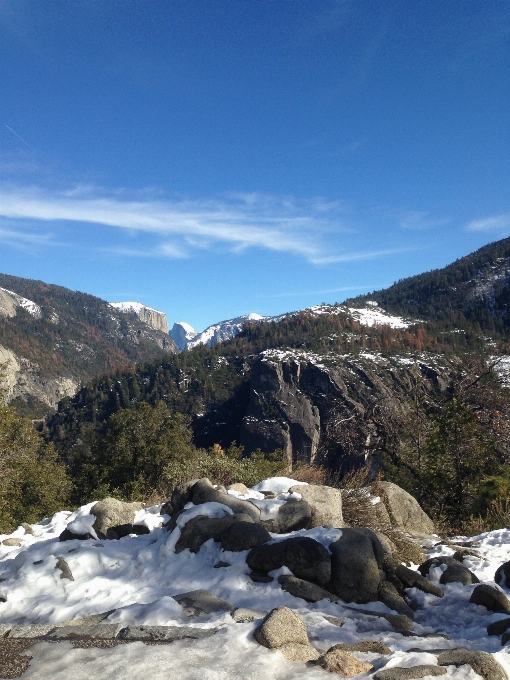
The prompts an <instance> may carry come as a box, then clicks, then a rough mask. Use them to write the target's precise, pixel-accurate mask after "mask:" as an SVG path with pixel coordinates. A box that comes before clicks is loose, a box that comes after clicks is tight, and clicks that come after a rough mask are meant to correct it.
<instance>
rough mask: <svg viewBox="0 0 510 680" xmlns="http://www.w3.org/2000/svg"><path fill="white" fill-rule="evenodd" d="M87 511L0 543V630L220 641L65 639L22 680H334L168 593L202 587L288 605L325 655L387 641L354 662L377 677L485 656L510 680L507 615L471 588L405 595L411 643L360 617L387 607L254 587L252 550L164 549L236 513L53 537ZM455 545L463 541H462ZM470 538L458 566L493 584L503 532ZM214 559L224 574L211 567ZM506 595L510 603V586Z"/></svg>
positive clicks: (265, 486)
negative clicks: (170, 527)
mask: <svg viewBox="0 0 510 680" xmlns="http://www.w3.org/2000/svg"><path fill="white" fill-rule="evenodd" d="M299 483H300V482H298V481H297V480H293V479H291V478H287V477H279V478H278V477H277V478H272V479H269V480H265V481H264V482H261V483H260V484H258V485H256V487H255V488H254V489H251V490H249V491H248V492H246V494H244V496H250V500H252V502H261V501H262V498H261V496H263V494H262V493H261V492H262V491H273V492H274V493H276V494H282V495H283V497H285V495H286V494H288V490H289V488H290V487H292V486H295V485H297V484H299ZM271 500H272V501H273V504H274V505H275V507H277V506H278V505H279V503H276V501H282V496H280V497H277V498H275V499H271ZM92 505H93V504H92V503H90V504H87V505H85V506H82V507H81V508H79V509H78V510H77V511H75V512H74V513H70V512H59V513H56V514H55V515H54V516H53V517H51V518H48V519H45V520H43V521H41V522H39V523H38V524H34V525H33V531H34V534H33V535H31V534H26V535H23V536H22V538H23V542H22V544H21V545H20V546H4V545H2V544H1V541H2V540H3V539H5V538H8V536H5V535H2V536H0V596H1V597H2V598H4V599H5V602H0V624H28V623H40V624H46V623H58V622H63V621H69V620H72V619H76V618H81V617H85V616H88V615H91V614H99V613H102V612H108V611H110V610H114V611H113V612H112V613H111V614H110V615H109V616H108V617H107V618H106V619H105V620H104V623H116V624H123V625H124V624H125V625H130V624H132V625H171V626H192V627H198V628H217V629H218V632H216V633H215V635H213V636H212V637H209V638H207V639H202V640H181V641H176V642H172V643H171V644H168V645H161V646H146V645H143V644H142V643H138V642H135V643H130V644H125V645H120V646H118V647H115V648H112V649H99V648H88V649H78V648H77V649H75V648H73V647H72V645H71V643H68V642H62V643H59V644H49V643H45V642H40V643H37V644H35V645H34V646H32V647H31V648H30V652H29V653H30V656H32V657H33V658H32V659H31V661H30V667H29V668H28V670H27V671H26V673H25V674H24V675H23V678H24V679H25V678H26V679H30V678H37V680H45V679H48V680H49V678H51V679H52V680H89V679H90V678H91V677H94V678H100V679H101V680H103V679H108V680H109V679H111V680H114V679H115V680H116V679H117V678H122V679H123V680H139V679H141V678H146V677H150V678H151V679H152V680H163V679H164V680H167V678H169V677H178V678H179V680H219V679H220V678H221V679H224V680H260V678H265V679H266V678H267V680H291V679H294V678H307V679H308V680H319V679H321V678H322V679H324V680H326V678H327V677H329V676H326V675H325V671H324V670H322V669H321V668H319V667H316V666H315V667H314V666H307V665H306V664H304V663H297V662H295V663H293V662H289V661H287V660H286V659H285V658H284V657H283V655H282V654H281V653H280V652H278V651H269V650H267V649H265V648H264V647H262V646H260V645H259V644H257V642H256V641H255V639H254V637H253V633H254V631H255V629H256V628H257V626H258V625H259V624H260V619H259V620H257V621H251V622H247V623H236V622H235V621H234V619H233V618H232V616H231V615H230V613H229V612H226V611H221V612H214V613H211V614H204V615H201V616H196V617H192V618H190V617H189V616H187V615H186V612H185V611H184V610H183V609H182V607H181V606H180V605H179V604H178V603H177V601H176V600H175V599H174V596H176V595H178V594H182V593H185V592H189V591H192V590H200V589H204V590H207V591H209V592H212V593H213V594H214V595H215V596H217V597H219V598H221V599H225V600H228V601H229V602H231V603H232V604H233V605H234V606H235V607H243V608H248V609H253V610H257V611H258V612H269V611H270V610H272V609H274V608H275V607H280V606H283V607H289V608H290V609H292V610H293V611H294V612H295V613H296V614H298V615H299V617H300V618H301V620H302V621H303V623H304V625H305V627H306V631H307V634H308V638H309V640H310V642H311V643H312V645H313V646H314V647H315V648H316V649H317V650H318V651H319V652H321V653H324V652H326V651H327V650H328V649H330V648H331V647H332V646H333V645H335V644H339V643H349V644H352V643H357V642H362V641H368V640H372V641H379V642H382V643H384V644H386V645H387V646H388V647H389V648H390V650H391V654H388V655H384V656H381V655H379V654H375V653H358V652H355V653H354V654H355V656H357V657H358V656H359V660H361V661H365V662H369V663H370V664H372V665H373V666H374V671H378V670H382V669H383V668H388V669H389V668H391V667H395V666H403V667H412V666H416V665H424V664H432V665H436V664H437V654H436V650H437V649H445V650H446V649H454V648H458V647H463V648H466V649H469V650H473V651H486V652H489V653H492V654H493V655H494V658H495V659H496V660H497V661H498V662H499V663H500V664H501V666H502V667H503V668H504V669H505V670H506V672H507V674H509V677H510V647H509V646H508V645H507V646H506V647H503V648H502V647H501V641H500V637H498V636H488V635H487V630H486V628H487V625H488V624H489V623H492V622H495V621H498V620H500V619H502V618H505V614H497V613H492V612H489V611H487V610H486V609H485V608H484V607H482V606H476V605H474V604H471V603H470V602H469V598H470V595H471V593H472V591H473V589H474V587H475V586H474V585H473V586H462V585H461V584H459V583H447V584H444V585H442V586H441V587H442V589H443V590H444V593H445V594H444V597H443V598H437V597H434V596H433V595H430V594H426V593H424V592H422V591H420V590H417V589H416V588H410V589H407V590H406V596H407V597H408V599H409V601H410V602H411V603H412V604H413V607H415V622H414V635H412V636H408V635H404V634H402V633H399V632H397V631H395V630H394V629H393V628H392V627H391V626H390V624H389V623H388V621H386V620H385V619H384V618H380V617H375V616H370V615H368V614H364V613H363V612H370V611H379V612H381V613H388V612H389V611H390V610H389V609H388V607H386V605H384V604H383V603H382V602H370V603H368V604H366V605H364V604H358V605H356V606H355V609H356V611H354V610H353V609H351V608H350V605H344V604H343V603H342V602H331V601H330V600H327V599H325V600H320V601H319V602H316V603H308V602H306V601H305V600H303V599H301V598H298V597H294V596H292V595H291V594H290V593H289V592H287V591H285V590H283V589H282V588H281V585H280V583H279V582H278V579H277V578H275V580H274V581H272V582H270V583H254V582H253V581H252V580H251V579H250V577H249V572H250V569H249V567H248V566H247V564H246V557H247V551H242V552H229V551H223V550H222V549H221V544H220V542H215V541H214V540H212V539H211V540H209V541H207V542H206V543H204V544H203V545H202V547H201V548H200V550H199V552H198V553H196V554H193V553H191V552H190V551H189V550H184V551H182V552H180V553H179V554H175V552H174V551H173V550H172V549H171V546H172V543H174V542H175V536H178V534H179V533H180V529H181V528H182V527H183V526H184V525H185V523H186V522H187V521H189V520H190V519H191V518H192V517H196V516H197V515H199V514H201V515H207V516H208V517H221V516H223V515H225V514H230V513H231V512H232V511H231V510H230V508H227V507H226V506H224V505H222V504H221V503H206V504H203V505H197V506H194V505H192V504H188V506H187V507H186V509H185V511H184V513H183V514H182V515H181V516H180V517H179V518H178V520H177V528H176V529H174V531H173V532H171V533H168V531H167V530H166V529H164V528H161V527H159V526H158V525H159V523H160V522H162V521H165V519H167V517H166V518H165V516H162V515H161V506H154V507H153V508H144V509H143V510H140V511H139V512H138V513H137V515H136V523H141V524H145V526H147V527H149V528H150V529H151V531H150V533H149V534H144V535H139V536H137V535H134V534H132V535H129V536H125V537H124V538H121V539H120V540H101V541H98V540H95V539H89V540H85V541H79V540H71V541H66V542H64V543H62V542H60V541H59V534H60V533H61V532H62V531H63V530H64V529H65V528H66V527H67V528H70V527H71V526H74V527H77V528H78V529H79V530H80V531H81V530H82V529H83V528H84V525H85V524H86V523H87V518H88V517H90V516H91V515H90V509H91V507H92ZM268 510H270V506H268ZM15 535H16V536H19V535H21V533H20V530H19V529H18V530H16V531H15V532H13V534H11V535H10V536H11V537H13V536H15ZM341 535H342V532H341V530H339V529H331V528H330V529H327V528H323V527H316V528H314V529H308V530H305V529H303V530H300V531H295V532H292V533H291V534H288V535H275V534H273V540H276V541H280V540H284V539H285V538H288V537H289V536H292V537H296V536H303V537H308V538H313V539H315V540H317V541H319V542H320V543H321V544H322V545H323V546H324V547H325V548H329V546H330V545H331V543H332V542H334V541H336V540H338V539H339V538H340V537H341ZM455 540H459V541H463V542H464V541H466V540H467V537H459V539H455ZM470 540H474V541H475V544H474V545H473V550H474V551H476V552H478V553H479V557H477V556H474V555H469V556H467V557H466V558H465V559H464V564H465V565H466V566H467V567H468V568H469V569H470V570H471V571H473V572H474V573H475V574H476V575H477V576H478V578H479V579H480V581H481V582H485V583H488V584H492V585H493V586H494V581H493V579H494V574H495V571H496V569H497V568H498V567H499V566H500V565H501V564H502V563H503V562H506V561H507V560H508V559H509V549H508V546H509V545H510V529H501V530H498V531H492V532H488V533H484V534H480V535H479V536H476V537H474V539H470ZM433 543H434V541H432V540H430V542H429V546H430V547H429V548H428V550H427V552H428V555H427V557H432V556H435V555H445V556H451V555H452V554H453V553H454V550H455V548H454V547H451V545H450V544H448V545H446V544H444V545H443V544H439V543H437V544H436V545H433ZM59 558H61V559H64V560H65V561H66V563H67V564H68V565H69V568H70V569H71V571H72V573H73V576H74V581H69V580H67V579H61V578H60V571H59V570H58V569H56V568H55V567H56V563H57V560H58V559H59ZM220 562H221V563H222V564H223V565H224V566H223V567H222V568H214V567H215V565H218V563H220ZM225 565H226V566H225ZM282 570H283V571H282ZM282 570H276V571H275V572H274V573H273V572H272V575H273V576H276V577H277V576H279V575H281V574H282V573H284V572H285V573H288V569H287V570H286V571H285V568H282ZM441 573H442V571H441V569H440V568H437V569H432V570H431V573H430V575H429V579H430V580H431V581H433V582H436V583H439V578H440V576H441ZM501 590H502V591H503V592H504V593H505V594H506V595H507V596H509V595H510V588H508V587H502V588H501ZM328 617H330V618H328ZM331 617H334V618H331ZM338 619H341V620H342V621H343V625H342V626H339V625H335V624H334V622H335V621H337V622H338ZM441 636H442V637H441ZM445 636H449V637H445ZM446 671H447V676H448V677H449V678H453V679H455V680H476V679H477V678H479V676H477V675H476V674H475V673H474V671H472V669H471V668H470V667H469V666H461V667H459V668H456V667H454V666H448V667H446Z"/></svg>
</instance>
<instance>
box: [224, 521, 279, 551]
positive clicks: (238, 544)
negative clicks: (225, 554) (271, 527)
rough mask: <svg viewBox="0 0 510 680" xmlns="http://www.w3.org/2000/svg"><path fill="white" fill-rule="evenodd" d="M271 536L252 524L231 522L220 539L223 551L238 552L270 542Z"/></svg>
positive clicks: (265, 530)
mask: <svg viewBox="0 0 510 680" xmlns="http://www.w3.org/2000/svg"><path fill="white" fill-rule="evenodd" d="M272 540H273V538H272V536H271V534H270V533H269V532H268V531H267V529H264V527H262V526H260V524H255V523H254V522H233V523H232V524H231V525H230V526H229V527H228V529H227V530H226V531H225V532H224V533H223V535H222V537H221V547H222V549H223V550H229V551H231V552H240V551H241V550H251V548H255V546H257V545H262V544H263V543H268V542H269V541H272Z"/></svg>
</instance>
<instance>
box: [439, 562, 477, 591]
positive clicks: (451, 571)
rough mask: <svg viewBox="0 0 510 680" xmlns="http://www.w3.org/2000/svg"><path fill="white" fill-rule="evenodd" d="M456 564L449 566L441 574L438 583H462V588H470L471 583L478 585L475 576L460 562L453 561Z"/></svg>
mask: <svg viewBox="0 0 510 680" xmlns="http://www.w3.org/2000/svg"><path fill="white" fill-rule="evenodd" d="M454 562H456V564H450V565H448V567H447V568H446V569H445V571H443V573H442V574H441V578H440V579H439V583H443V584H446V583H462V585H463V586H470V585H472V584H473V583H480V579H479V578H478V576H477V575H476V574H474V573H473V572H472V571H470V570H469V569H468V568H467V567H465V566H464V565H463V564H462V563H461V562H457V560H454Z"/></svg>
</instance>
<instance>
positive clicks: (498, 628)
mask: <svg viewBox="0 0 510 680" xmlns="http://www.w3.org/2000/svg"><path fill="white" fill-rule="evenodd" d="M509 628H510V618H506V619H500V620H499V621H494V623H489V625H488V626H487V635H502V634H503V633H504V632H505V631H507V630H508V629H509Z"/></svg>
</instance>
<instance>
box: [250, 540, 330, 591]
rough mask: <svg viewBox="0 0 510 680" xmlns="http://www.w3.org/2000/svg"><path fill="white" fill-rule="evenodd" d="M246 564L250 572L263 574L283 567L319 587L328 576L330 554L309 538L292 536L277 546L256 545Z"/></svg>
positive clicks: (274, 544)
mask: <svg viewBox="0 0 510 680" xmlns="http://www.w3.org/2000/svg"><path fill="white" fill-rule="evenodd" d="M246 563H247V565H248V566H249V567H250V569H253V570H254V571H256V572H259V573H266V574H267V573H268V572H269V571H273V569H279V568H280V567H283V566H286V567H288V568H289V569H290V570H291V571H292V573H293V574H294V575H295V576H297V577H298V578H302V579H304V580H305V581H311V582H312V583H316V584H318V585H321V586H322V585H324V584H326V583H327V582H328V581H329V579H330V576H331V560H330V556H329V552H328V551H327V549H326V548H325V547H324V546H323V545H322V544H321V543H319V542H318V541H315V540H314V539H313V538H309V537H308V536H295V537H292V538H286V539H284V540H283V541H279V542H277V543H265V544H263V545H259V546H257V547H255V548H253V549H252V550H250V552H249V553H248V556H247V558H246Z"/></svg>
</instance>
